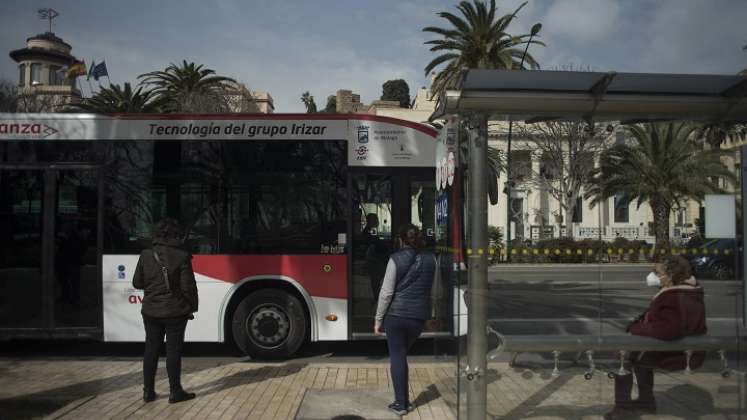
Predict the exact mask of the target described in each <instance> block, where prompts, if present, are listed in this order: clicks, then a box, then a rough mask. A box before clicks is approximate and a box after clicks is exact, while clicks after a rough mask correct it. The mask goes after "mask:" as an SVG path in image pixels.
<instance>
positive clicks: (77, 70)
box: [65, 61, 88, 79]
mask: <svg viewBox="0 0 747 420" xmlns="http://www.w3.org/2000/svg"><path fill="white" fill-rule="evenodd" d="M86 74H88V72H87V71H86V62H85V61H75V62H74V63H73V64H71V65H70V66H69V67H68V68H67V72H66V73H65V77H66V78H67V79H75V78H76V77H78V76H85V75H86Z"/></svg>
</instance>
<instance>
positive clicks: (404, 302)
mask: <svg viewBox="0 0 747 420" xmlns="http://www.w3.org/2000/svg"><path fill="white" fill-rule="evenodd" d="M397 242H398V244H397V245H398V247H399V250H398V251H396V252H395V253H393V254H392V255H391V256H390V258H389V261H388V263H387V266H386V272H385V273H384V281H383V283H382V286H381V292H380V293H379V300H378V305H377V308H376V317H375V320H374V327H373V329H374V334H376V335H383V334H384V333H386V339H387V346H388V347H389V359H390V369H391V376H392V384H393V388H394V402H393V403H392V404H390V405H389V409H390V410H391V411H393V412H395V413H397V414H399V415H405V414H407V412H408V411H412V410H413V409H414V408H413V406H412V404H410V399H409V392H408V390H409V385H408V379H409V373H408V367H407V352H408V351H409V349H410V347H411V346H412V344H413V343H414V342H415V340H416V339H417V338H418V337H419V336H420V333H422V332H423V327H424V325H425V321H426V320H428V319H430V315H431V288H432V286H433V279H434V276H435V273H436V257H435V255H434V254H433V253H431V252H429V251H425V250H424V249H423V247H424V245H425V241H424V239H423V236H422V234H421V232H420V230H419V229H418V228H417V227H416V226H414V225H412V224H406V225H404V226H402V227H401V228H400V230H399V235H398V237H397Z"/></svg>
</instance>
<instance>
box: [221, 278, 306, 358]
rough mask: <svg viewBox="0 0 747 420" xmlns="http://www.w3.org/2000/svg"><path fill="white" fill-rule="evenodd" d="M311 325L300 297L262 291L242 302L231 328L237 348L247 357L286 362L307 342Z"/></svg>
mask: <svg viewBox="0 0 747 420" xmlns="http://www.w3.org/2000/svg"><path fill="white" fill-rule="evenodd" d="M308 325H309V321H308V319H307V317H306V311H305V309H304V307H303V304H302V303H301V301H300V300H299V299H298V298H297V297H295V296H293V295H291V294H289V293H286V292H285V291H283V290H279V289H262V290H258V291H256V292H253V293H251V294H250V295H248V296H246V297H245V298H244V299H243V300H242V301H241V302H239V304H238V306H237V307H236V310H235V311H234V312H233V320H232V326H231V327H232V333H233V339H234V341H235V342H236V345H237V346H238V347H239V349H240V350H241V351H242V352H244V353H245V354H248V355H249V356H251V357H255V358H260V359H284V358H288V357H290V356H292V355H293V354H294V353H295V352H296V351H298V349H299V348H300V347H301V345H303V343H304V342H305V341H306V335H307V331H308Z"/></svg>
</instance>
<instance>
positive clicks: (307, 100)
mask: <svg viewBox="0 0 747 420" xmlns="http://www.w3.org/2000/svg"><path fill="white" fill-rule="evenodd" d="M301 102H303V104H304V106H305V107H306V113H307V114H313V113H315V112H316V111H317V109H316V102H314V97H313V96H312V95H311V94H310V93H309V91H306V92H304V93H303V95H301Z"/></svg>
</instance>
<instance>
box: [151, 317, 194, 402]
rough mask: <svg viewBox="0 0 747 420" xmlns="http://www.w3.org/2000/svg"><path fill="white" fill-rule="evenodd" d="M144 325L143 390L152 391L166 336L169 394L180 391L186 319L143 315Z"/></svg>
mask: <svg viewBox="0 0 747 420" xmlns="http://www.w3.org/2000/svg"><path fill="white" fill-rule="evenodd" d="M143 324H144V325H145V354H144V355H143V389H144V390H146V391H151V390H154V389H155V388H154V387H155V381H156V369H157V368H158V356H159V353H160V352H161V346H163V337H164V335H165V336H166V371H167V372H168V374H169V389H170V390H171V392H174V391H178V390H180V389H182V382H181V374H182V349H183V347H184V330H185V329H186V328H187V317H180V318H151V317H148V316H145V315H143Z"/></svg>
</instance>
